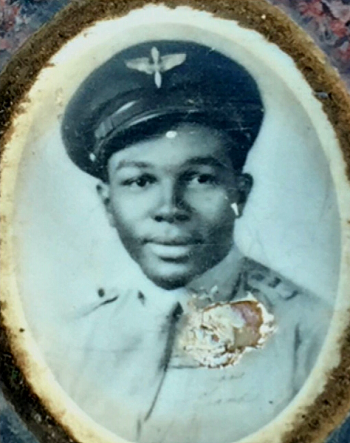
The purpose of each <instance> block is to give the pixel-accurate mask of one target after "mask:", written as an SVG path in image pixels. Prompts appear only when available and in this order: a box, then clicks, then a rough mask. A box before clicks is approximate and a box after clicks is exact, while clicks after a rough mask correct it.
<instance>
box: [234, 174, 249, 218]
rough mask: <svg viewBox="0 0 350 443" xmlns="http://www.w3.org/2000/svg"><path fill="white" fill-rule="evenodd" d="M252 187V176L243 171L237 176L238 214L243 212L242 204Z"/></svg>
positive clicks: (243, 204)
mask: <svg viewBox="0 0 350 443" xmlns="http://www.w3.org/2000/svg"><path fill="white" fill-rule="evenodd" d="M252 187H253V177H252V176H251V175H250V174H247V173H243V174H240V175H239V176H238V177H237V194H238V195H237V201H236V202H235V203H236V204H237V207H238V213H239V216H241V215H242V214H243V210H244V206H245V204H246V202H247V199H248V196H249V194H250V191H251V190H252Z"/></svg>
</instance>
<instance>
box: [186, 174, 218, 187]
mask: <svg viewBox="0 0 350 443" xmlns="http://www.w3.org/2000/svg"><path fill="white" fill-rule="evenodd" d="M187 180H188V182H189V183H190V184H193V185H211V184H216V183H217V177H216V176H215V175H214V174H191V175H190V176H189V177H188V179H187Z"/></svg>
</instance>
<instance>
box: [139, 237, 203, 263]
mask: <svg viewBox="0 0 350 443" xmlns="http://www.w3.org/2000/svg"><path fill="white" fill-rule="evenodd" d="M145 243H146V246H147V247H148V248H149V249H150V251H152V253H153V254H154V255H156V256H157V257H159V258H160V259H162V260H164V261H171V262H183V261H184V260H185V261H186V260H188V258H189V257H190V256H191V253H192V250H193V247H195V246H196V245H199V244H200V243H202V242H201V241H199V239H194V238H193V237H192V236H191V237H189V236H186V237H185V236H181V237H180V236H177V237H169V236H166V237H165V236H164V237H159V236H158V237H152V238H149V239H148V240H147V241H146V242H145Z"/></svg>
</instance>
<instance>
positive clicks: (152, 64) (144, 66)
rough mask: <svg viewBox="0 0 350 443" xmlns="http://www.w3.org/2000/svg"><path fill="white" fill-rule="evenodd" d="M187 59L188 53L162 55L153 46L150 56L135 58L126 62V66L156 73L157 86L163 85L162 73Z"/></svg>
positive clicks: (155, 81) (151, 73)
mask: <svg viewBox="0 0 350 443" xmlns="http://www.w3.org/2000/svg"><path fill="white" fill-rule="evenodd" d="M185 60H186V54H167V55H163V56H161V55H160V52H159V51H158V49H157V48H156V47H155V46H153V48H152V49H151V56H150V57H140V58H133V59H132V60H127V61H126V62H125V64H126V66H127V67H128V68H130V69H135V70H136V71H140V72H144V73H145V74H148V75H154V83H155V84H156V86H157V88H160V87H161V86H162V73H163V72H166V71H169V70H170V69H173V68H175V67H176V66H179V65H182V63H183V62H184V61H185Z"/></svg>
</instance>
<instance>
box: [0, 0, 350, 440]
mask: <svg viewBox="0 0 350 443" xmlns="http://www.w3.org/2000/svg"><path fill="white" fill-rule="evenodd" d="M149 3H151V4H155V5H157V4H162V5H165V6H168V7H170V8H175V7H177V6H191V7H193V8H195V9H197V10H204V11H207V12H210V13H212V14H214V15H216V16H218V17H220V18H225V19H230V20H236V21H238V22H239V23H240V24H241V25H242V26H243V27H245V28H250V29H254V30H256V31H258V32H260V33H261V34H263V35H264V36H265V38H266V39H267V40H268V41H270V42H272V43H275V44H276V45H278V46H279V47H280V49H281V50H282V51H284V52H285V53H287V54H289V55H290V56H291V57H292V58H293V59H294V61H295V63H296V65H297V66H298V68H299V69H300V71H301V72H302V73H303V74H304V76H305V78H306V80H307V81H308V83H309V84H310V86H311V88H312V89H313V91H314V92H315V95H316V97H317V98H319V100H320V101H321V102H322V105H323V109H324V111H325V112H326V114H327V116H328V118H329V120H330V122H331V124H332V125H333V127H334V129H335V132H336V134H337V137H338V139H339V142H340V146H341V149H342V152H343V155H344V160H345V163H346V175H347V177H348V179H349V180H350V96H349V94H348V92H347V89H346V87H345V85H344V84H343V82H342V81H341V80H340V77H339V76H338V74H337V73H336V71H335V70H334V69H333V68H332V67H331V66H330V65H329V64H328V63H327V62H325V56H324V54H323V53H322V51H320V50H319V49H318V48H317V47H316V45H315V44H313V43H312V42H311V39H310V38H309V37H308V35H307V34H306V33H305V32H304V31H303V30H302V29H300V28H299V27H298V26H297V25H296V24H295V23H294V22H293V21H292V20H291V19H290V18H289V17H287V16H286V15H285V14H284V13H283V12H281V11H280V10H278V9H277V8H276V7H274V6H272V5H270V4H269V3H267V1H266V0H165V1H162V0H152V1H147V0H74V1H73V2H72V3H71V4H70V5H69V6H67V7H66V8H64V9H63V10H62V11H61V12H59V13H58V14H57V15H56V17H55V18H54V19H53V20H52V21H51V22H50V23H49V24H47V25H45V26H44V27H43V28H41V29H40V31H39V32H37V33H36V34H35V35H34V36H33V37H31V39H30V40H29V41H28V42H27V43H26V44H25V45H24V46H23V48H22V49H21V50H20V51H19V52H18V53H17V54H16V55H15V56H14V57H13V58H12V59H11V61H10V62H9V63H8V65H7V66H6V68H5V70H4V72H3V73H2V75H1V76H0V110H1V112H0V140H1V154H2V149H3V146H4V145H5V143H6V141H7V140H8V139H10V137H11V132H12V130H11V129H12V121H13V119H14V117H15V116H16V115H17V114H18V112H20V104H21V102H23V100H25V97H26V94H27V93H28V91H29V90H30V88H31V86H32V84H33V83H34V82H35V79H36V78H37V76H38V74H39V72H40V70H41V69H42V68H43V67H45V66H46V65H47V64H48V63H49V60H50V58H51V57H52V56H53V55H54V54H55V53H56V52H57V51H58V50H59V49H60V48H61V46H62V45H63V44H64V43H66V42H67V41H69V40H70V39H72V38H73V37H74V36H76V35H77V34H78V33H79V32H81V31H82V30H83V29H84V28H86V27H88V26H91V25H93V24H94V23H95V22H96V21H98V20H102V19H106V18H111V17H119V16H123V15H126V14H127V13H128V12H130V11H132V10H133V9H136V8H140V7H142V6H144V5H145V4H149ZM73 15H74V22H73V20H71V17H72V16H73ZM318 93H322V94H318ZM8 222H9V221H7V220H4V219H3V218H1V223H2V224H6V223H8ZM348 223H349V224H350V220H348ZM349 296H350V288H349ZM2 308H4V304H3V302H2V303H1V302H0V374H1V377H0V378H1V385H2V388H3V391H4V393H5V395H6V397H7V398H8V399H9V400H10V401H11V402H12V404H13V405H14V406H15V408H16V410H17V412H18V413H19V415H20V416H21V417H22V418H23V420H24V421H25V423H26V424H27V426H28V427H29V429H30V430H31V431H32V432H33V433H34V434H35V435H36V436H37V437H38V438H39V440H42V441H44V442H47V443H51V442H52V443H68V442H74V441H76V440H74V439H73V438H72V436H70V435H69V434H68V433H67V432H66V431H65V430H64V429H63V428H62V426H61V425H60V424H59V423H58V422H57V421H56V420H55V419H54V417H52V416H51V415H50V412H49V410H48V409H47V408H46V407H45V405H44V404H42V402H41V401H40V399H39V398H38V397H37V396H36V395H35V393H34V392H33V391H32V389H31V387H30V386H29V384H28V383H27V381H26V380H25V378H24V376H23V373H22V371H21V369H20V368H21V367H23V365H25V361H23V358H22V357H21V355H20V353H19V352H16V350H15V349H13V346H12V338H11V335H10V334H9V332H8V331H6V330H5V327H4V322H3V319H2V315H1V312H2ZM341 341H342V342H341V360H340V364H339V365H338V366H337V367H336V368H335V369H333V370H332V372H331V373H330V374H329V376H328V381H327V384H326V386H325V388H324V391H323V392H322V394H320V395H319V396H318V398H317V399H316V401H315V402H314V403H313V404H312V405H311V406H310V407H309V409H308V411H307V413H305V414H303V415H301V416H300V419H299V420H298V421H297V422H296V423H295V425H294V427H293V430H292V431H290V432H288V433H286V434H285V435H284V436H283V441H284V443H318V442H322V441H323V440H324V439H325V438H326V436H327V435H328V434H329V433H330V432H331V431H332V430H333V429H334V428H335V427H336V426H338V425H339V424H340V423H341V421H342V420H343V418H344V417H345V415H346V414H347V412H348V411H349V410H350V313H349V325H348V327H347V329H346V332H345V334H344V336H343V337H342V340H341Z"/></svg>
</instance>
